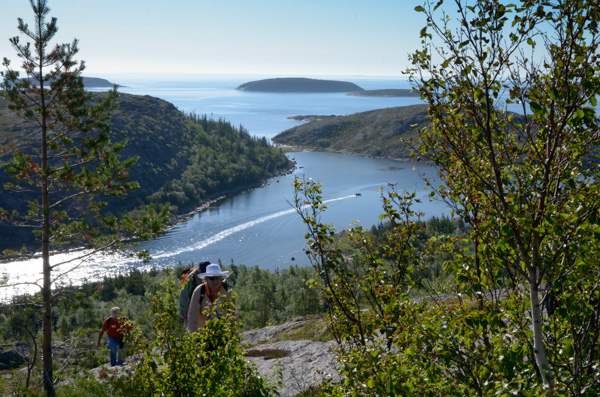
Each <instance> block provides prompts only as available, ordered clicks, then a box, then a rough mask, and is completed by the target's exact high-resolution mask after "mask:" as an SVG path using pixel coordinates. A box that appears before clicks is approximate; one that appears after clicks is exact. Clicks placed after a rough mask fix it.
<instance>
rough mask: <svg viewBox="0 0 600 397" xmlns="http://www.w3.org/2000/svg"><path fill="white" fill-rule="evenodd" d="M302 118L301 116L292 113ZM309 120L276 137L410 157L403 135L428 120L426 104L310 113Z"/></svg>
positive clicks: (306, 145)
mask: <svg viewBox="0 0 600 397" xmlns="http://www.w3.org/2000/svg"><path fill="white" fill-rule="evenodd" d="M293 118H294V119H302V116H296V117H293ZM307 119H308V120H313V121H310V122H308V123H306V124H302V125H300V126H297V127H294V128H291V129H289V130H286V131H283V132H281V133H280V134H278V135H277V136H275V137H274V138H273V142H274V143H276V144H277V145H284V146H292V147H297V148H302V149H309V150H322V151H331V152H340V153H351V154H356V155H360V156H367V157H381V158H391V159H409V158H410V151H411V149H410V148H408V147H406V145H405V144H404V143H403V142H402V141H401V139H400V138H405V139H407V138H410V137H412V136H415V135H416V131H417V128H422V127H424V126H425V125H427V124H428V123H429V119H428V118H427V105H412V106H404V107H395V108H387V109H379V110H372V111H368V112H361V113H355V114H351V115H349V116H323V118H321V119H320V118H319V117H318V116H307Z"/></svg>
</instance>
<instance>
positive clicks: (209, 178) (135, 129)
mask: <svg viewBox="0 0 600 397" xmlns="http://www.w3.org/2000/svg"><path fill="white" fill-rule="evenodd" d="M94 95H95V96H96V97H98V96H102V95H106V93H96V94H94ZM110 125H111V131H112V140H113V141H114V142H117V141H121V140H124V139H127V140H128V144H127V146H126V148H125V150H124V152H122V158H127V157H131V156H139V160H138V162H137V164H136V165H135V167H134V168H133V169H132V171H131V175H130V179H131V180H134V181H137V182H139V184H140V189H138V190H136V191H134V192H131V194H129V195H128V196H127V197H126V198H125V199H123V200H118V201H117V200H116V199H115V200H112V201H111V202H110V204H111V211H112V212H122V211H130V210H133V209H135V208H136V207H138V206H140V205H142V204H146V203H149V202H153V203H157V204H161V203H165V202H167V201H168V202H170V203H171V206H172V209H173V212H174V215H177V214H182V213H185V212H188V211H190V210H192V209H193V208H196V207H197V206H199V205H200V204H201V203H203V202H205V201H206V200H210V199H212V198H214V197H216V196H220V195H223V194H227V193H230V192H233V191H238V190H243V189H246V188H249V187H253V186H258V185H259V184H260V183H261V182H262V181H263V180H264V179H266V178H268V177H270V176H274V175H277V174H280V173H282V172H286V171H287V170H288V169H290V167H291V164H290V163H289V161H288V159H287V158H286V157H285V155H284V154H283V153H282V152H281V150H279V149H276V148H274V147H273V146H272V145H270V144H269V143H268V142H267V141H266V140H265V139H258V138H253V137H251V136H250V135H249V134H248V133H247V131H245V130H243V128H242V129H241V130H240V129H239V128H237V127H233V126H232V125H231V124H230V123H228V122H226V121H224V120H210V119H207V118H206V116H202V117H200V116H196V115H185V114H183V113H181V112H180V111H178V110H177V109H176V108H175V106H174V105H173V104H171V103H169V102H166V101H164V100H161V99H158V98H154V97H151V96H136V95H129V94H120V95H119V105H118V109H117V110H116V111H115V112H114V114H113V116H112V118H111V121H110ZM27 132H29V131H27V130H25V128H24V127H23V126H22V125H21V124H19V123H18V118H16V116H15V115H14V114H12V113H11V112H10V111H9V110H8V109H7V107H6V103H5V100H4V98H2V97H0V137H2V138H3V139H2V142H0V143H3V142H4V138H8V140H12V141H13V142H18V143H19V149H20V150H21V151H25V152H26V151H27V150H28V147H27V144H24V143H23V142H22V140H23V138H22V137H23V136H25V134H26V133H27ZM35 136H36V134H35V133H33V134H32V135H31V137H32V138H31V137H30V138H29V139H31V140H32V141H35V139H36V138H35ZM0 160H1V161H2V162H0V165H4V161H6V158H3V159H0ZM7 179H8V176H7V174H6V173H5V172H4V171H3V170H2V171H0V183H2V184H3V183H4V182H5V181H6V180H7ZM24 207H25V205H24V202H23V200H22V197H19V195H10V194H6V193H5V191H2V193H1V194H0V208H6V209H9V210H13V209H21V210H22V209H23V208H24ZM30 233H31V232H30V231H24V230H20V229H16V228H12V227H8V226H7V225H4V224H0V235H2V236H3V238H2V239H0V249H5V248H13V249H14V248H20V247H21V245H22V242H25V241H28V242H29V241H31V234H30Z"/></svg>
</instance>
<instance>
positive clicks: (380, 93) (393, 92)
mask: <svg viewBox="0 0 600 397" xmlns="http://www.w3.org/2000/svg"><path fill="white" fill-rule="evenodd" d="M346 95H350V96H371V97H407V96H409V97H415V96H421V94H420V93H418V92H416V91H413V90H409V89H384V90H362V91H357V92H350V93H348V94H346Z"/></svg>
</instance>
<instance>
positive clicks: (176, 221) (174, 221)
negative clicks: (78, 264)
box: [0, 159, 296, 264]
mask: <svg viewBox="0 0 600 397" xmlns="http://www.w3.org/2000/svg"><path fill="white" fill-rule="evenodd" d="M289 161H290V164H291V165H290V167H288V168H287V169H283V170H281V171H280V172H277V173H275V174H274V175H271V176H270V177H266V178H262V179H261V180H259V181H257V182H256V183H253V184H249V185H245V186H240V187H238V188H235V189H229V190H226V191H223V192H219V194H215V195H213V196H209V197H207V198H206V199H205V200H203V201H201V202H200V203H199V204H198V205H197V206H195V207H194V209H192V210H189V211H186V212H183V213H181V214H175V215H173V216H172V217H171V218H170V219H169V221H168V222H167V225H166V228H165V230H166V232H167V233H168V232H169V231H170V230H171V229H173V228H174V227H175V226H177V225H180V224H182V223H185V222H187V221H188V220H189V219H191V218H192V217H193V216H194V215H196V214H199V213H200V212H202V211H204V210H205V209H207V208H208V207H210V206H211V205H213V204H214V203H216V202H218V201H220V200H223V199H226V198H228V197H233V196H235V195H237V194H241V193H246V192H249V191H252V190H254V189H260V188H261V187H264V186H266V184H267V183H268V182H269V181H270V180H271V179H273V178H278V177H281V176H284V175H289V174H291V173H292V172H293V171H294V170H295V169H296V161H295V160H292V159H289ZM82 249H85V248H83V247H69V248H67V249H64V250H61V249H55V250H54V251H52V252H51V254H50V256H52V255H53V254H60V253H62V252H65V251H78V250H82ZM41 256H42V254H41V253H40V252H39V251H35V252H31V253H27V254H18V253H17V254H14V255H0V264H3V263H10V262H14V261H19V260H29V259H36V258H40V257H41Z"/></svg>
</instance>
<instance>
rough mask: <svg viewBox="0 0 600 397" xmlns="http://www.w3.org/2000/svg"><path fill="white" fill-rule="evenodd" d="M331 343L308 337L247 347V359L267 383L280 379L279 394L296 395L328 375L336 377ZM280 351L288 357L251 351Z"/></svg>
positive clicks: (320, 381) (284, 396)
mask: <svg viewBox="0 0 600 397" xmlns="http://www.w3.org/2000/svg"><path fill="white" fill-rule="evenodd" d="M334 344H335V343H334V342H333V341H330V342H315V341H310V340H296V341H289V340H286V341H279V342H275V343H267V344H262V345H259V346H254V347H252V348H250V349H248V355H249V356H250V357H249V360H251V361H252V362H254V363H255V364H256V369H257V370H258V372H259V373H260V374H261V375H262V376H263V377H264V378H265V379H268V380H269V381H270V382H277V381H279V380H280V381H281V387H280V388H279V390H278V391H279V394H280V395H281V396H283V397H286V396H295V395H297V394H299V393H301V392H303V391H305V390H307V389H309V388H311V387H315V386H318V385H319V384H321V383H323V382H324V381H325V380H327V379H329V378H333V379H337V378H338V375H337V372H336V361H335V357H334V355H333V353H332V350H331V349H332V348H333V346H334ZM261 351H265V352H272V351H282V352H286V353H287V354H288V356H287V357H282V358H269V355H268V354H265V355H260V354H259V355H257V356H256V355H254V354H252V353H253V352H259V353H260V352H261Z"/></svg>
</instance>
